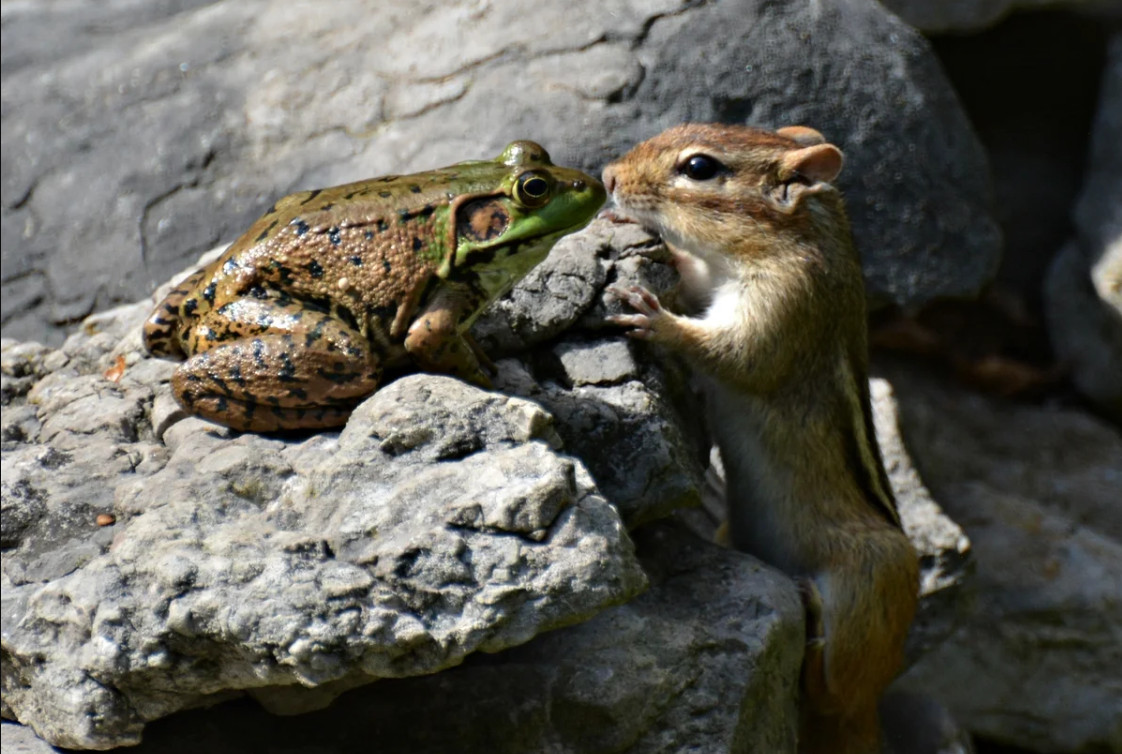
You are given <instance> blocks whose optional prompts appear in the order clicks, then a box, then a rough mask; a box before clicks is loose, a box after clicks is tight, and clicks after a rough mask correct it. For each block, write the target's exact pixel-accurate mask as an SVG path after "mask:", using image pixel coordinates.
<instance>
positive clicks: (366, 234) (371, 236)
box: [362, 230, 374, 241]
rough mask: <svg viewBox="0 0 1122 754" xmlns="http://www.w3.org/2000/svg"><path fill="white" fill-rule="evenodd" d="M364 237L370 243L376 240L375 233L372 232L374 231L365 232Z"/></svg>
mask: <svg viewBox="0 0 1122 754" xmlns="http://www.w3.org/2000/svg"><path fill="white" fill-rule="evenodd" d="M362 237H363V238H365V239H366V240H367V241H369V240H370V239H372V238H374V231H372V230H368V231H365V232H364V233H363V234H362Z"/></svg>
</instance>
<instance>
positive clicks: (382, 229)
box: [378, 220, 389, 233]
mask: <svg viewBox="0 0 1122 754" xmlns="http://www.w3.org/2000/svg"><path fill="white" fill-rule="evenodd" d="M388 227H389V226H388V225H387V224H386V221H385V220H379V221H378V232H379V233H385V232H386V229H387V228H388Z"/></svg>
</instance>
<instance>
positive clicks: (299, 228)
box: [289, 218, 308, 237]
mask: <svg viewBox="0 0 1122 754" xmlns="http://www.w3.org/2000/svg"><path fill="white" fill-rule="evenodd" d="M289 225H295V226H296V235H297V236H298V237H299V236H302V235H304V234H305V233H307V232H308V224H307V223H306V222H304V221H303V220H301V219H300V218H296V219H295V220H293V221H292V222H290V223H289Z"/></svg>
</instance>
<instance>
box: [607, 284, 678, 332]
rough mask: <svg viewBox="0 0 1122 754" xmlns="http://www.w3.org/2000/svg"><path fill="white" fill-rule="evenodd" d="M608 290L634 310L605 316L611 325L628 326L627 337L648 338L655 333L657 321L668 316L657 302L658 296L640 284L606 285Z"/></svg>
mask: <svg viewBox="0 0 1122 754" xmlns="http://www.w3.org/2000/svg"><path fill="white" fill-rule="evenodd" d="M608 291H609V292H610V293H612V294H614V295H615V296H616V297H617V298H619V300H620V301H623V302H625V303H626V304H627V305H628V306H630V307H631V308H632V309H634V310H635V312H636V313H635V314H613V315H611V316H609V317H608V318H607V321H608V322H611V323H612V324H613V325H622V326H624V327H630V328H631V329H630V330H628V332H627V335H628V336H629V337H632V338H639V339H641V340H650V339H651V338H653V337H654V335H655V328H656V326H657V324H658V322H659V321H660V320H661V319H663V318H665V317H667V316H669V314H668V313H667V312H666V310H665V309H663V308H662V304H660V303H659V301H658V296H656V295H654V294H653V293H651V292H650V291H648V290H647V289H646V288H644V287H642V286H640V285H631V286H628V287H626V288H625V287H623V286H622V285H612V286H609V287H608Z"/></svg>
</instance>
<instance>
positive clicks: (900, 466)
mask: <svg viewBox="0 0 1122 754" xmlns="http://www.w3.org/2000/svg"><path fill="white" fill-rule="evenodd" d="M869 395H870V398H871V399H872V404H873V423H874V425H875V427H876V433H877V443H878V444H879V445H880V452H881V457H882V459H883V460H884V468H885V470H886V471H887V472H888V481H889V484H890V485H891V486H892V493H893V495H895V497H896V507H897V509H898V510H899V511H900V522H901V523H902V524H903V525H904V531H905V533H907V535H908V539H910V540H911V541H912V545H913V546H915V548H916V552H917V553H918V554H919V564H920V572H919V591H920V596H921V599H920V602H919V608H918V609H917V611H916V617H915V621H914V622H913V623H912V628H911V631H910V633H909V634H908V646H907V648H906V652H907V656H908V659H909V661H915V660H916V659H917V658H919V657H922V656H923V655H924V654H926V653H927V652H928V651H929V650H930V649H931V648H932V647H934V646H937V645H938V644H940V643H941V642H942V641H943V640H944V639H946V637H947V636H948V635H950V633H951V632H952V631H953V630H954V629H956V628H957V627H958V626H959V624H960V622H961V620H962V606H963V604H964V603H965V601H966V600H965V599H964V596H965V595H964V593H965V591H966V590H967V589H968V588H969V583H970V576H971V574H972V572H973V562H972V558H971V552H970V539H969V538H968V537H967V536H966V533H965V532H964V531H963V530H962V528H961V527H960V526H959V525H958V524H957V523H956V522H955V521H953V520H951V518H950V517H949V516H948V515H947V514H946V513H945V512H944V511H943V509H942V507H941V506H940V505H939V504H938V503H937V502H935V500H934V498H933V497H932V496H931V492H930V491H929V490H928V488H927V486H926V485H924V483H923V480H922V479H921V478H920V475H919V471H918V470H917V469H916V468H915V464H914V463H913V462H912V459H911V456H910V455H909V452H908V449H907V447H906V445H905V442H904V439H903V437H901V434H900V416H899V413H900V407H899V402H898V399H897V397H896V395H895V393H894V392H893V390H892V386H891V385H890V384H889V383H888V381H887V380H884V379H882V378H879V377H874V378H873V379H871V380H870V381H869Z"/></svg>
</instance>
